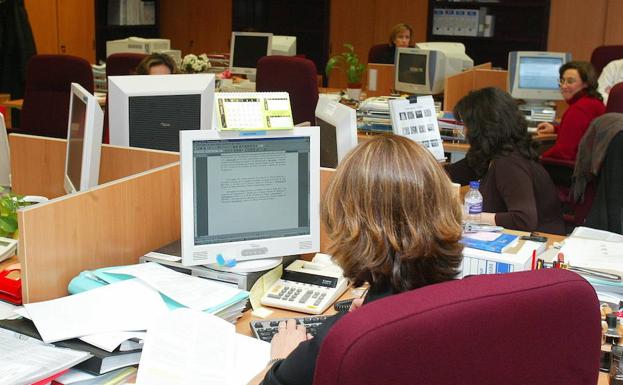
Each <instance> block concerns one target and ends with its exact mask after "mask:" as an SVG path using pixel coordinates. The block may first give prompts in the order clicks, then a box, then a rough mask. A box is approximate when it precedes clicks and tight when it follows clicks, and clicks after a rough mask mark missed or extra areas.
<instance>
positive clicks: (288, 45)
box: [270, 35, 296, 56]
mask: <svg viewBox="0 0 623 385" xmlns="http://www.w3.org/2000/svg"><path fill="white" fill-rule="evenodd" d="M270 50H271V53H270V54H271V55H281V56H295V55H296V36H282V35H274V36H273V39H272V44H271V47H270Z"/></svg>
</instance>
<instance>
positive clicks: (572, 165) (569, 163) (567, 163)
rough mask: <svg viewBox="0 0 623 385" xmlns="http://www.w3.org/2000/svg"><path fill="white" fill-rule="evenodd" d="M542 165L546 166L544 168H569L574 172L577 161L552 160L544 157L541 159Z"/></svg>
mask: <svg viewBox="0 0 623 385" xmlns="http://www.w3.org/2000/svg"><path fill="white" fill-rule="evenodd" d="M541 164H542V165H544V166H545V165H551V166H562V167H568V168H570V169H572V170H573V169H574V168H575V161H574V160H568V159H558V158H550V157H548V156H542V157H541Z"/></svg>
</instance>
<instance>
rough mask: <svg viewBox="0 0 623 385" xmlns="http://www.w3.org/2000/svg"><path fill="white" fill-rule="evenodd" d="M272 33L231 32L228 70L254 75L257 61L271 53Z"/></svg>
mask: <svg viewBox="0 0 623 385" xmlns="http://www.w3.org/2000/svg"><path fill="white" fill-rule="evenodd" d="M272 37H273V34H272V33H260V32H232V34H231V52H230V56H229V70H230V71H231V72H232V73H237V74H247V75H254V74H255V72H256V71H255V68H256V67H257V61H258V60H259V59H260V58H261V57H264V56H269V55H270V54H271V52H272V51H271V45H272Z"/></svg>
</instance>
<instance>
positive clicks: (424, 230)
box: [251, 135, 462, 384]
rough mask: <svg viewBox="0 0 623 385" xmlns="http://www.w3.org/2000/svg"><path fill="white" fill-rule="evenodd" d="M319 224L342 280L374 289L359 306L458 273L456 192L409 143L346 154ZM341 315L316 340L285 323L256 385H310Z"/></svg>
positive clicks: (393, 140) (391, 141) (374, 143)
mask: <svg viewBox="0 0 623 385" xmlns="http://www.w3.org/2000/svg"><path fill="white" fill-rule="evenodd" d="M321 218H322V221H323V223H324V224H325V226H326V229H327V233H328V235H329V238H330V239H331V240H332V245H331V247H330V249H329V252H330V253H331V254H332V255H333V260H334V262H335V263H337V264H338V265H339V266H340V267H342V269H343V270H344V276H345V277H346V278H347V279H348V280H350V281H351V282H352V283H353V284H354V285H355V286H358V285H361V284H363V283H364V282H367V283H369V285H370V287H369V290H368V294H367V295H366V297H365V300H363V305H361V306H365V304H366V303H369V302H371V301H374V300H377V299H380V298H384V297H388V296H390V295H392V294H397V293H401V292H404V291H407V290H413V289H418V288H420V287H423V286H426V285H431V284H435V283H439V282H444V281H448V280H451V279H454V278H455V277H456V275H457V274H458V272H459V266H460V264H461V260H462V254H461V252H462V246H461V244H460V243H459V239H460V238H461V207H460V204H459V202H458V198H457V196H456V194H455V190H453V187H452V185H451V183H450V180H449V179H448V177H447V175H446V174H445V172H444V171H443V169H442V168H441V166H440V165H439V164H438V162H437V161H436V160H435V159H434V157H433V156H432V155H431V154H430V152H429V151H428V150H426V149H425V148H423V147H421V146H420V145H419V144H417V143H416V142H414V141H411V140H409V139H407V138H404V137H401V136H394V135H380V136H378V137H375V138H373V139H370V140H369V141H367V142H365V143H362V144H360V145H359V146H358V147H356V148H355V149H354V150H353V151H352V152H351V153H350V154H349V155H347V157H346V159H344V161H342V162H341V163H340V165H339V166H338V168H337V170H336V172H335V176H334V177H333V179H332V181H331V183H330V185H329V187H328V188H327V191H326V193H325V197H324V201H323V204H322V208H321ZM355 307H357V306H355ZM352 309H353V308H351V311H352ZM342 316H343V313H338V314H337V315H335V316H333V317H330V318H328V319H327V320H326V321H325V322H324V323H323V325H322V326H320V327H319V329H318V332H317V334H316V336H315V337H314V338H311V337H310V336H309V335H307V333H306V330H305V327H304V326H302V325H299V326H297V325H296V324H295V322H294V321H293V320H289V321H288V323H287V324H286V323H282V324H280V325H279V333H277V334H276V335H275V336H274V337H273V340H272V343H271V345H272V346H271V358H272V360H271V364H269V366H268V367H267V368H266V369H265V370H264V371H263V372H262V373H260V374H259V375H258V376H257V377H256V378H255V379H254V381H252V382H251V383H258V382H259V381H260V380H261V379H262V378H264V379H263V382H262V384H311V383H312V381H313V375H314V368H315V365H316V358H317V356H318V352H319V350H320V345H321V344H322V341H323V339H324V337H325V336H326V334H327V332H328V331H329V329H330V328H331V326H333V324H334V323H335V322H336V321H337V320H338V319H339V318H340V317H342ZM264 376H265V377H264Z"/></svg>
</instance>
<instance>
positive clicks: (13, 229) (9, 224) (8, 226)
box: [0, 188, 29, 238]
mask: <svg viewBox="0 0 623 385" xmlns="http://www.w3.org/2000/svg"><path fill="white" fill-rule="evenodd" d="M28 204H29V203H28V202H26V201H24V198H23V197H22V196H20V195H16V194H12V193H9V194H3V192H2V189H1V188H0V237H6V238H17V209H19V208H20V207H23V206H27V205H28Z"/></svg>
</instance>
